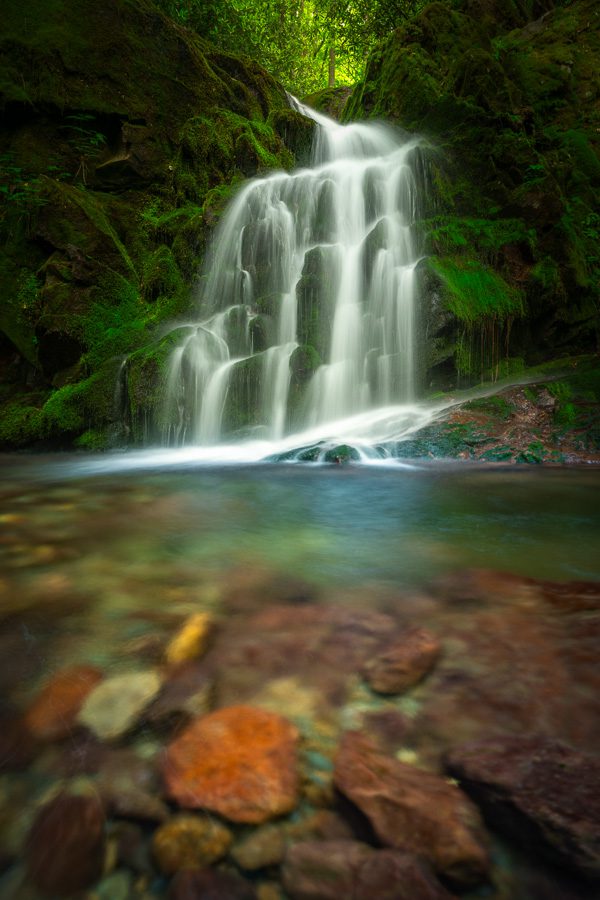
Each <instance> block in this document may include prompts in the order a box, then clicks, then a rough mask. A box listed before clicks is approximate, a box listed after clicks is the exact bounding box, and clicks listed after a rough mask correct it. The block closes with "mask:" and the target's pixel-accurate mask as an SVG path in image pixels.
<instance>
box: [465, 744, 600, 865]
mask: <svg viewBox="0 0 600 900" xmlns="http://www.w3.org/2000/svg"><path fill="white" fill-rule="evenodd" d="M448 769H449V771H450V772H452V773H453V774H454V775H455V776H456V777H457V778H459V779H460V781H461V786H462V787H463V788H464V790H465V791H467V793H469V794H470V795H471V796H472V797H473V798H474V799H475V800H476V802H477V803H480V804H481V806H482V809H483V810H484V812H485V814H486V816H487V817H488V818H489V821H490V823H491V824H493V825H494V826H496V827H498V829H500V830H501V831H503V832H505V833H506V835H507V836H508V837H509V838H513V839H515V840H517V841H518V842H521V843H526V845H527V846H530V847H535V848H537V850H538V852H541V853H542V854H544V855H545V856H546V857H547V858H549V859H550V860H552V861H555V862H556V861H560V862H561V863H562V864H563V865H566V866H569V867H570V868H571V869H574V870H575V871H577V872H578V873H580V874H581V875H583V876H585V877H587V878H591V879H594V878H595V879H599V878H600V760H599V759H598V757H597V756H590V755H587V754H584V753H579V752H577V751H576V750H573V749H572V748H570V747H567V746H565V745H564V744H560V743H558V742H557V741H551V740H548V739H545V738H537V737H529V738H515V737H507V738H496V739H493V740H489V741H477V742H475V743H472V744H468V745H466V746H465V747H459V748H457V749H456V750H454V751H453V752H452V753H451V754H449V757H448Z"/></svg>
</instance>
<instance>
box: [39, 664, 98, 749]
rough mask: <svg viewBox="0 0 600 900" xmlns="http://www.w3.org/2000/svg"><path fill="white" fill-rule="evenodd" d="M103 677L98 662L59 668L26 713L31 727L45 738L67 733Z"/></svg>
mask: <svg viewBox="0 0 600 900" xmlns="http://www.w3.org/2000/svg"><path fill="white" fill-rule="evenodd" d="M102 678H103V675H102V672H101V671H100V669H96V668H95V667H94V666H85V665H81V666H71V667H69V668H68V669H62V670H61V671H60V672H57V673H56V675H54V677H53V678H52V679H51V680H50V681H49V682H48V684H46V686H45V687H44V688H42V690H41V691H40V693H39V694H38V696H37V697H36V699H35V700H34V701H33V703H32V705H31V706H30V708H29V710H28V712H27V714H26V716H25V723H26V725H27V727H28V729H29V731H30V732H31V733H32V734H33V735H34V736H35V737H36V738H38V739H39V740H44V741H57V740H61V739H62V738H65V737H67V735H68V734H69V733H70V731H71V730H72V728H73V725H74V722H75V719H76V717H77V714H78V712H79V710H80V709H81V706H82V704H83V701H84V700H85V698H86V697H87V696H88V694H89V693H90V692H91V691H92V689H93V688H94V687H95V686H96V685H97V684H98V682H100V681H102Z"/></svg>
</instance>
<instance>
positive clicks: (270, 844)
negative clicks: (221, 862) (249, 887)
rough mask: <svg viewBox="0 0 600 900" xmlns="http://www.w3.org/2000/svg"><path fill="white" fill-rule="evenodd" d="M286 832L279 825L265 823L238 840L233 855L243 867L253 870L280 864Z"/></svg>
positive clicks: (283, 852)
mask: <svg viewBox="0 0 600 900" xmlns="http://www.w3.org/2000/svg"><path fill="white" fill-rule="evenodd" d="M286 844H287V841H286V836H285V832H284V831H283V830H282V829H281V828H280V827H278V826H277V825H263V826H261V827H260V828H255V829H254V830H253V831H252V832H251V833H250V834H248V835H246V836H245V837H243V838H242V839H241V840H239V841H237V842H236V843H235V845H234V846H233V847H232V849H231V854H230V855H231V857H232V859H233V860H234V861H235V862H236V863H237V865H238V866H239V867H240V868H241V869H246V871H248V872H253V871H255V870H256V869H264V868H265V867H266V866H278V865H279V863H280V862H281V860H282V859H283V857H284V854H285V848H286Z"/></svg>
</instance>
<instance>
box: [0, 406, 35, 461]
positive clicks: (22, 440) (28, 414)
mask: <svg viewBox="0 0 600 900" xmlns="http://www.w3.org/2000/svg"><path fill="white" fill-rule="evenodd" d="M28 399H29V398H28V397H23V398H22V399H21V400H19V401H18V402H12V403H8V404H4V405H3V406H2V407H1V408H0V447H2V448H3V449H6V448H10V447H26V446H28V445H31V444H35V443H37V442H39V441H40V440H42V439H43V437H44V436H45V421H44V415H43V413H42V410H41V409H40V408H39V407H37V406H32V405H30V403H28Z"/></svg>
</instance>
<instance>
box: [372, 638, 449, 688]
mask: <svg viewBox="0 0 600 900" xmlns="http://www.w3.org/2000/svg"><path fill="white" fill-rule="evenodd" d="M440 650H441V645H440V642H439V640H438V639H437V637H436V636H435V635H434V634H431V632H430V631H426V630H425V629H424V628H414V629H412V630H410V631H407V632H406V633H405V634H401V635H399V637H397V638H396V639H395V640H394V641H392V642H391V643H390V644H388V645H387V646H386V647H384V649H383V650H382V651H381V652H380V653H378V654H377V655H376V656H375V657H373V658H372V659H370V660H368V662H367V663H366V665H365V669H364V673H365V678H366V679H367V681H368V682H369V684H370V686H371V687H372V688H373V690H374V691H377V692H378V693H380V694H400V693H402V691H405V690H407V689H408V688H410V687H413V685H415V684H418V682H419V681H421V680H422V679H423V678H424V677H425V676H426V675H427V674H428V673H429V672H430V671H431V669H432V668H433V667H434V665H435V663H436V661H437V658H438V656H439V655H440Z"/></svg>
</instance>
